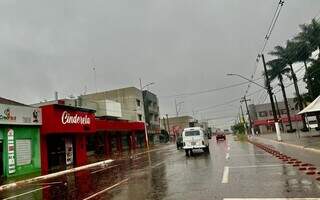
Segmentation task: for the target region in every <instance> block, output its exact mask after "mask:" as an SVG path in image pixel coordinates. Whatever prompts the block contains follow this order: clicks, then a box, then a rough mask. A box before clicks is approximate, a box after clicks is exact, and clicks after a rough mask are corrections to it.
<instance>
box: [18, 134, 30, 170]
mask: <svg viewBox="0 0 320 200" xmlns="http://www.w3.org/2000/svg"><path fill="white" fill-rule="evenodd" d="M16 155H17V165H18V166H20V165H28V164H31V159H32V149H31V140H29V139H23V140H16Z"/></svg>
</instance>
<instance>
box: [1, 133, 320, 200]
mask: <svg viewBox="0 0 320 200" xmlns="http://www.w3.org/2000/svg"><path fill="white" fill-rule="evenodd" d="M287 150H288V149H287ZM258 197H259V198H284V197H301V198H305V197H314V198H315V197H320V185H319V183H318V181H316V180H315V178H314V177H313V176H308V175H305V174H304V173H301V172H300V171H298V170H297V169H296V168H294V167H293V166H292V165H288V164H286V163H283V162H281V161H279V160H278V159H276V158H275V157H273V156H271V155H270V154H268V153H266V152H265V151H263V150H262V149H260V148H257V147H256V146H254V145H252V144H250V143H246V142H244V143H242V142H238V141H234V140H233V138H232V137H231V136H229V137H228V140H227V142H225V141H221V142H219V143H216V142H215V140H212V141H211V143H210V154H206V153H202V151H201V150H199V151H196V152H195V153H194V155H193V156H191V157H186V156H185V153H184V151H181V150H180V151H178V150H176V148H175V146H174V145H164V146H159V147H157V149H154V150H152V151H151V152H149V153H139V154H136V155H135V156H129V157H128V158H123V159H121V160H116V161H114V162H113V163H112V164H111V165H109V166H100V167H97V168H94V169H91V170H87V171H81V172H77V173H75V174H72V175H68V176H63V177H59V178H56V179H52V180H50V181H47V182H41V183H32V184H30V185H28V186H25V187H23V188H18V189H15V190H8V191H5V192H2V194H0V198H2V199H112V200H120V199H138V200H141V199H197V200H200V199H224V198H258Z"/></svg>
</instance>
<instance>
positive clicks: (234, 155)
mask: <svg viewBox="0 0 320 200" xmlns="http://www.w3.org/2000/svg"><path fill="white" fill-rule="evenodd" d="M246 156H271V155H270V154H262V153H261V154H232V157H246Z"/></svg>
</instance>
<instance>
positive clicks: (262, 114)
mask: <svg viewBox="0 0 320 200" xmlns="http://www.w3.org/2000/svg"><path fill="white" fill-rule="evenodd" d="M267 116H268V112H267V111H262V112H259V117H267Z"/></svg>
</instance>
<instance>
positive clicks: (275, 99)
mask: <svg viewBox="0 0 320 200" xmlns="http://www.w3.org/2000/svg"><path fill="white" fill-rule="evenodd" d="M273 96H274V101H275V102H276V108H277V113H278V116H279V119H281V113H280V110H279V104H278V101H277V96H276V95H275V94H274V95H273ZM279 121H280V120H279ZM281 128H282V131H284V126H283V121H282V119H281Z"/></svg>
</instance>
